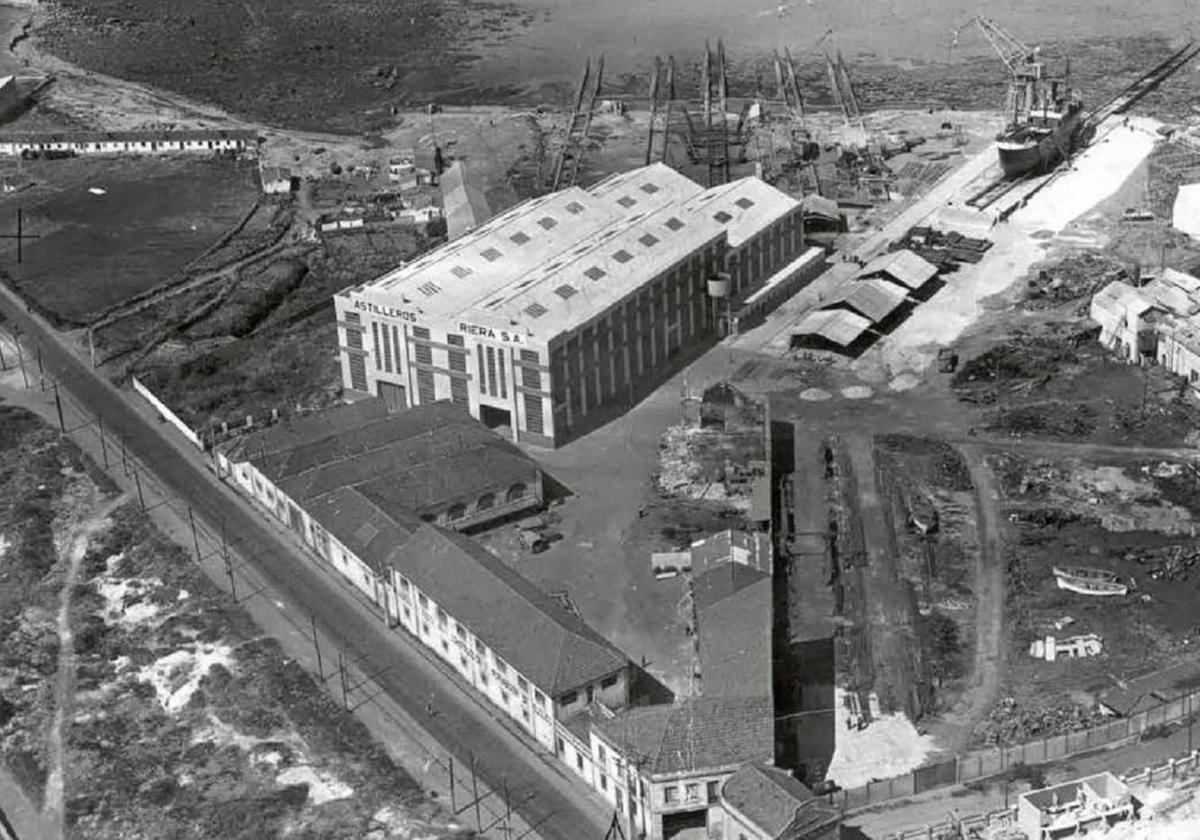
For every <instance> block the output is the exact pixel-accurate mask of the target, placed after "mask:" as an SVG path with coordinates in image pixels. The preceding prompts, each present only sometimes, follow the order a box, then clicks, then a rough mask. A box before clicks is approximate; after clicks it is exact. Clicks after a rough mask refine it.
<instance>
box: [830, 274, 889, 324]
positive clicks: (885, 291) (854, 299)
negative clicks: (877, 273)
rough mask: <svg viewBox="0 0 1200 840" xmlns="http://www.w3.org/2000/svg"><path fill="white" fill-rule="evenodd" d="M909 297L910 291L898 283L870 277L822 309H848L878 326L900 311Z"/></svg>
mask: <svg viewBox="0 0 1200 840" xmlns="http://www.w3.org/2000/svg"><path fill="white" fill-rule="evenodd" d="M907 297H908V290H907V289H905V288H904V287H903V286H901V285H899V284H898V283H893V282H891V281H890V280H885V279H883V278H882V277H869V278H867V279H865V280H859V281H857V282H854V283H851V284H849V287H848V288H846V289H845V291H844V292H843V293H842V296H841V299H840V300H835V301H833V302H832V303H830V304H828V305H826V306H824V307H822V308H823V309H833V308H836V307H842V308H848V309H851V310H853V311H854V312H857V313H858V314H859V315H862V316H863V317H864V318H870V319H871V321H872V323H876V324H878V323H880V322H881V321H883V320H884V319H885V318H887V317H888V316H889V315H891V314H892V313H893V312H895V311H896V310H897V309H899V308H900V306H901V305H902V304H903V303H904V301H905V299H906V298H907Z"/></svg>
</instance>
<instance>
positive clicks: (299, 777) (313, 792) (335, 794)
mask: <svg viewBox="0 0 1200 840" xmlns="http://www.w3.org/2000/svg"><path fill="white" fill-rule="evenodd" d="M275 781H277V782H278V783H279V784H281V785H308V801H309V804H311V805H323V804H324V803H326V802H333V801H334V800H337V799H348V798H349V797H351V796H353V795H354V788H352V787H350V786H349V785H348V784H345V783H344V782H341V781H339V780H338V779H337V778H335V777H334V776H331V775H329V774H328V773H322V772H320V771H319V770H314V769H313V768H312V767H310V766H300V767H289V768H288V769H286V770H284V771H283V772H282V773H280V774H279V775H278V776H276V777H275Z"/></svg>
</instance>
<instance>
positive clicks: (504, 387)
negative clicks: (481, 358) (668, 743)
mask: <svg viewBox="0 0 1200 840" xmlns="http://www.w3.org/2000/svg"><path fill="white" fill-rule="evenodd" d="M496 355H498V356H499V357H500V359H499V366H498V368H499V372H500V398H501V399H504V400H506V399H508V380H507V379H506V378H505V375H504V368H506V367H507V366H508V365H507V361H508V360H507V359H505V358H504V351H503V350H501V351H500V352H499V353H497V354H496Z"/></svg>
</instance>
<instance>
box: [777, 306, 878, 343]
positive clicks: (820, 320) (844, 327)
mask: <svg viewBox="0 0 1200 840" xmlns="http://www.w3.org/2000/svg"><path fill="white" fill-rule="evenodd" d="M870 328H871V322H870V321H869V320H867V319H866V318H864V317H863V316H861V315H856V314H855V313H853V312H847V311H846V310H844V309H818V310H817V311H815V312H810V313H808V315H806V316H804V319H803V320H802V321H801V322H800V323H799V324H797V325H796V326H795V327H793V328H792V334H793V335H815V336H819V337H821V338H824V339H825V340H826V341H831V342H833V343H834V344H836V345H838V346H839V347H849V346H850V345H851V344H853V343H854V342H855V341H856V340H857V339H858V337H859V336H861V335H862V334H863V333H864V332H866V331H867V330H868V329H870Z"/></svg>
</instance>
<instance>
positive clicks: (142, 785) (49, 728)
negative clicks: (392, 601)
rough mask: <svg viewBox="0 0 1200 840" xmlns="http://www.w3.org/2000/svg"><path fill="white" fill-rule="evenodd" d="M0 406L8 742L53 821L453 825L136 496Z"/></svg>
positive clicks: (336, 832)
mask: <svg viewBox="0 0 1200 840" xmlns="http://www.w3.org/2000/svg"><path fill="white" fill-rule="evenodd" d="M0 412H2V413H3V423H0V428H3V440H2V441H0V460H2V461H3V464H4V473H3V478H2V479H0V480H2V481H3V485H4V486H3V489H4V492H3V494H0V496H2V497H3V499H4V500H5V501H4V502H3V503H0V529H2V530H0V546H2V547H3V550H2V551H0V578H2V579H3V581H4V585H3V586H2V587H0V591H2V592H3V593H4V596H3V600H2V601H0V619H2V620H0V634H2V635H3V643H2V644H0V743H3V755H4V761H5V764H6V766H7V769H8V770H9V771H10V772H11V773H12V774H13V775H14V776H15V778H16V779H17V780H18V781H19V783H20V784H21V786H22V787H23V789H24V791H25V793H26V795H27V796H28V798H29V799H30V800H31V801H32V802H34V803H35V804H36V805H37V806H38V807H39V808H42V809H43V810H44V814H45V817H46V818H47V820H49V821H50V822H51V823H52V824H54V823H57V824H59V825H61V826H64V827H65V834H64V835H63V836H66V837H114V838H115V837H127V836H131V832H137V833H138V834H139V836H140V835H147V836H148V835H155V836H171V837H197V838H200V837H216V836H220V837H263V836H278V835H280V834H285V833H286V834H294V835H295V836H302V837H317V836H321V837H355V838H358V837H378V838H382V837H384V836H394V834H393V832H396V831H413V830H418V831H424V832H425V833H427V834H428V836H430V837H448V836H452V835H454V834H455V831H454V830H452V829H451V828H450V827H449V822H448V820H447V818H446V816H445V815H444V814H443V813H441V812H440V811H439V809H438V807H437V806H436V805H433V804H432V803H431V802H429V801H428V800H427V799H425V797H424V796H423V794H422V793H421V791H420V788H419V786H417V785H416V784H415V783H414V782H413V781H412V780H411V779H409V778H408V776H407V775H406V774H405V773H404V772H403V771H402V770H400V769H399V768H397V767H396V766H395V765H394V764H393V763H392V761H391V760H390V759H389V758H388V757H387V756H386V755H385V754H384V752H383V750H382V749H381V748H380V747H378V746H376V745H375V744H374V743H373V742H372V741H371V739H370V737H369V735H368V734H367V732H366V730H365V728H364V727H363V726H362V725H361V724H360V723H359V722H358V721H357V720H355V719H354V718H353V717H352V716H350V714H349V713H347V712H344V711H343V710H342V709H340V708H338V707H337V705H336V704H335V703H334V702H333V701H332V700H331V699H330V698H329V697H328V696H327V695H326V694H325V693H324V692H323V691H322V690H321V689H319V688H318V687H317V686H316V684H315V683H313V681H312V679H311V678H310V677H309V676H308V675H307V674H306V673H305V672H304V671H303V670H302V669H301V668H300V667H299V666H298V665H296V664H295V663H294V662H291V661H289V660H287V659H285V658H284V657H283V656H282V655H281V653H280V651H279V647H278V644H277V643H276V642H274V641H273V640H271V639H266V638H262V637H260V636H259V634H258V632H257V629H256V628H255V627H254V625H253V624H252V622H251V621H250V619H249V618H248V616H247V615H246V614H245V613H244V612H243V611H242V610H241V609H239V608H238V607H236V606H235V605H233V604H232V603H231V602H230V601H229V600H228V598H227V597H226V596H225V595H223V594H222V593H220V592H219V591H218V590H217V589H216V588H215V587H214V586H213V585H212V584H211V583H210V582H209V581H208V579H207V578H206V577H204V575H203V574H201V573H200V572H199V571H198V570H197V569H196V567H195V566H194V565H193V563H192V562H191V560H190V558H188V557H187V555H186V554H185V553H184V552H183V551H182V550H181V549H179V548H178V547H176V546H175V545H174V544H173V543H170V542H169V541H168V540H167V539H166V538H164V537H163V536H162V535H161V534H160V533H159V532H158V531H156V530H155V529H154V527H153V526H151V525H150V524H149V523H148V520H147V518H146V517H145V515H144V514H142V513H141V512H140V511H139V510H138V509H137V508H136V505H135V504H133V503H130V502H128V501H126V500H123V499H121V498H115V497H114V496H113V494H112V492H111V489H110V488H111V484H108V483H106V482H105V481H104V480H103V479H102V477H101V476H100V474H98V473H96V472H90V471H89V465H88V463H87V462H86V461H85V459H83V458H82V457H81V456H80V455H79V454H78V453H77V452H76V451H75V450H74V448H73V447H72V446H71V445H70V444H69V443H67V442H64V441H63V440H62V439H60V438H59V436H58V435H57V433H55V432H53V431H51V430H49V429H48V428H47V427H45V426H44V425H43V424H41V423H40V422H39V421H37V420H36V419H34V418H32V416H31V415H29V414H27V413H26V412H24V411H23V410H22V409H15V408H9V407H4V406H0ZM56 615H57V620H56Z"/></svg>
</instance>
